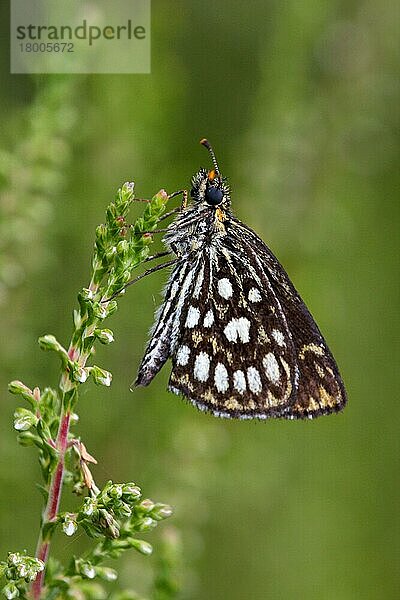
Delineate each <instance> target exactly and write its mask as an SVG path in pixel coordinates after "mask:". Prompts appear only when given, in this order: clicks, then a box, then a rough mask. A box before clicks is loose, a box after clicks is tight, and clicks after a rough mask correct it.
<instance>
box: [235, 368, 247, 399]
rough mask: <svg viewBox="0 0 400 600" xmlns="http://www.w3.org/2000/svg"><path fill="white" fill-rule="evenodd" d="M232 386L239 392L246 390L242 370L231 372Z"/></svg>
mask: <svg viewBox="0 0 400 600" xmlns="http://www.w3.org/2000/svg"><path fill="white" fill-rule="evenodd" d="M233 386H234V388H235V390H237V391H238V392H239V394H243V393H244V392H245V391H246V378H245V376H244V373H243V371H235V372H234V374H233Z"/></svg>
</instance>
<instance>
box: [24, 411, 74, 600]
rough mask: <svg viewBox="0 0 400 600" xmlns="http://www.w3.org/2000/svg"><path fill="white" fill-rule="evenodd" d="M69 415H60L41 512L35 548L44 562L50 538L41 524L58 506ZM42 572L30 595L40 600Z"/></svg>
mask: <svg viewBox="0 0 400 600" xmlns="http://www.w3.org/2000/svg"><path fill="white" fill-rule="evenodd" d="M70 417H71V413H70V411H69V410H68V411H67V412H66V413H65V414H63V415H62V417H61V421H60V427H59V430H58V434H57V442H56V446H57V449H58V452H59V458H58V464H57V467H56V470H55V472H54V475H53V477H52V479H51V482H50V488H49V497H48V501H47V504H46V508H45V510H44V513H43V523H42V532H41V535H40V538H39V542H38V547H37V550H36V557H37V558H40V560H42V561H43V562H44V563H45V564H46V562H47V559H48V556H49V550H50V539H44V538H43V525H44V524H45V523H48V522H51V521H54V520H55V518H56V517H57V513H58V508H59V506H60V499H61V491H62V483H63V477H64V466H65V453H66V450H67V446H68V432H69V425H70ZM44 574H45V570H43V571H41V572H40V573H38V575H37V577H36V579H35V581H34V582H33V584H32V587H31V595H32V598H33V599H34V600H40V597H41V594H42V589H43V582H44Z"/></svg>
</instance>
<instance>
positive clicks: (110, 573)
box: [96, 567, 118, 581]
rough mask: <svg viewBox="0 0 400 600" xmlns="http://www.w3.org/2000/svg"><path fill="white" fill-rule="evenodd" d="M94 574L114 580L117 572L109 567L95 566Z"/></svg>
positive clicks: (106, 579)
mask: <svg viewBox="0 0 400 600" xmlns="http://www.w3.org/2000/svg"><path fill="white" fill-rule="evenodd" d="M96 575H98V577H101V579H104V580H105V581H115V580H116V579H117V578H118V573H117V571H116V570H115V569H111V568H110V567H96Z"/></svg>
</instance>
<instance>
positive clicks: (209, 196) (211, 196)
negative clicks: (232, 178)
mask: <svg viewBox="0 0 400 600" xmlns="http://www.w3.org/2000/svg"><path fill="white" fill-rule="evenodd" d="M223 196H224V194H223V192H222V190H220V189H218V188H216V187H214V186H210V187H208V188H207V190H206V196H205V198H206V202H207V203H208V204H210V205H211V206H217V205H218V204H221V202H222V198H223Z"/></svg>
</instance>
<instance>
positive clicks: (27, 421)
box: [14, 408, 38, 431]
mask: <svg viewBox="0 0 400 600" xmlns="http://www.w3.org/2000/svg"><path fill="white" fill-rule="evenodd" d="M37 422H38V418H37V416H36V415H34V414H33V412H31V411H30V410H27V409H26V408H17V410H16V411H15V413H14V429H16V430H17V431H27V430H28V429H30V428H31V427H34V426H35V425H36V424H37Z"/></svg>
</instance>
